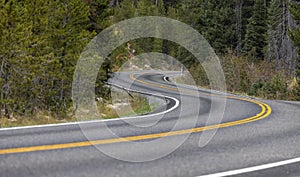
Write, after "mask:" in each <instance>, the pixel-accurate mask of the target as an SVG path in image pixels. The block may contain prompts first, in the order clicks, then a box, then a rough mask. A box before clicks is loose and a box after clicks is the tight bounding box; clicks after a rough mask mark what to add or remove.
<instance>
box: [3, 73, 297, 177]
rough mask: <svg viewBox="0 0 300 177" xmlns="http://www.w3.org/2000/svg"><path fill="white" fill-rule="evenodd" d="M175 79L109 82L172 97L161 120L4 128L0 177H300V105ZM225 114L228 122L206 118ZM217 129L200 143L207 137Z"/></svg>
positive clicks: (127, 77) (136, 77)
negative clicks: (226, 91)
mask: <svg viewBox="0 0 300 177" xmlns="http://www.w3.org/2000/svg"><path fill="white" fill-rule="evenodd" d="M174 74H176V73H174V72H158V71H147V72H145V71H143V72H142V71H140V72H135V73H129V72H123V73H117V74H116V75H115V77H114V78H113V79H112V80H111V83H112V84H114V85H118V86H119V87H123V88H126V89H131V90H136V91H140V92H143V93H148V94H155V95H160V96H161V97H162V98H166V99H168V103H169V104H168V105H167V107H166V110H163V111H165V112H163V113H164V114H163V116H162V114H155V115H151V114H149V115H144V116H142V117H135V118H125V119H117V120H111V121H105V122H103V121H92V122H84V123H82V122H81V123H70V124H62V125H50V126H35V127H26V128H12V129H0V137H1V138H0V159H1V160H0V170H1V175H0V176H3V177H13V176H16V177H17V176H18V177H20V176H37V177H40V176H60V177H61V176H205V175H210V176H231V175H235V176H275V177H276V176H278V177H281V176H300V168H299V167H300V163H299V161H300V159H299V157H300V131H299V130H300V109H299V108H300V103H299V102H287V101H270V100H258V99H250V98H247V97H242V96H236V95H231V94H225V93H220V92H215V91H212V92H210V91H208V90H206V89H196V88H192V87H189V86H185V85H174V83H172V82H169V81H168V79H164V77H165V76H169V75H170V76H171V75H174ZM179 92H180V93H179ZM195 95H198V96H195ZM224 99H225V100H226V105H225V109H222V105H221V103H223V101H224ZM176 100H179V102H177V101H176ZM168 110H169V111H168ZM223 112H224V115H222V113H223ZM179 115H180V116H179ZM220 115H222V116H223V118H222V122H214V121H210V120H208V117H210V118H211V119H213V118H214V117H216V118H217V116H220ZM178 122H180V123H178ZM106 128H109V129H110V130H111V132H113V135H114V136H112V134H109V133H107V131H105V129H106ZM217 129H218V131H217V132H216V134H215V135H214V136H213V138H212V139H209V141H207V144H202V146H199V140H200V139H201V137H203V136H204V135H205V132H213V131H215V130H217ZM156 140H157V142H158V143H155V141H156ZM130 142H134V143H136V144H137V146H134V145H132V144H130ZM143 143H144V144H145V145H146V146H145V147H144V148H142V149H141V148H139V147H140V146H138V145H139V144H143ZM147 143H149V145H151V146H147ZM151 143H154V145H152V144H151ZM178 143H179V145H177V144H178ZM173 145H177V146H175V147H174V146H173ZM141 147H142V146H141ZM160 153H164V154H165V155H163V156H159V154H160ZM118 157H119V158H118ZM152 157H153V158H154V159H152V160H151V158H152ZM156 157H160V158H156ZM120 159H121V160H120ZM126 159H128V161H126ZM143 159H144V160H145V162H139V161H142V160H143Z"/></svg>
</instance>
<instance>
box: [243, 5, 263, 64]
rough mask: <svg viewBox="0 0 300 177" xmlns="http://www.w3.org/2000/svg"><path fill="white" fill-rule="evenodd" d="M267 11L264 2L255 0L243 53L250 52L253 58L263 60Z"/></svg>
mask: <svg viewBox="0 0 300 177" xmlns="http://www.w3.org/2000/svg"><path fill="white" fill-rule="evenodd" d="M266 17H267V11H266V6H265V4H264V0H256V1H255V5H254V8H253V15H252V17H251V18H250V19H249V23H248V25H247V30H246V35H245V41H244V44H245V45H244V51H245V52H251V54H252V56H253V57H257V58H261V59H263V58H264V53H265V52H264V49H265V47H266V32H267V23H266Z"/></svg>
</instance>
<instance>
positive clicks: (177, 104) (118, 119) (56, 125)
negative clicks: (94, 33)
mask: <svg viewBox="0 0 300 177" xmlns="http://www.w3.org/2000/svg"><path fill="white" fill-rule="evenodd" d="M121 88H122V87H121ZM127 90H130V91H133V92H137V93H141V94H147V95H153V96H157V97H164V98H169V99H172V100H174V101H175V105H174V106H173V107H172V108H170V109H168V110H165V111H162V112H159V113H155V114H148V115H140V116H133V117H123V118H114V119H103V120H91V121H78V122H69V123H58V124H47V125H33V126H23V127H9V128H0V131H9V130H20V129H32V128H46V127H60V126H67V125H78V124H89V123H99V122H113V121H121V120H128V119H138V118H145V117H152V116H158V115H162V114H166V113H168V112H171V111H173V110H174V109H176V108H177V107H178V106H179V100H178V99H176V98H174V97H169V96H163V95H157V94H153V93H148V92H141V91H137V90H132V89H127Z"/></svg>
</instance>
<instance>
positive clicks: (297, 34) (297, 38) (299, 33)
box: [290, 0, 300, 77]
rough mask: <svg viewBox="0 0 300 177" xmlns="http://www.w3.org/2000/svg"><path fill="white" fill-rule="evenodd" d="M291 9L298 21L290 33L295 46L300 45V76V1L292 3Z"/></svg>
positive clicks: (298, 67)
mask: <svg viewBox="0 0 300 177" xmlns="http://www.w3.org/2000/svg"><path fill="white" fill-rule="evenodd" d="M290 11H291V13H292V15H293V18H294V20H295V21H296V23H297V26H298V27H296V28H295V29H293V30H292V31H291V33H290V35H291V38H292V39H293V41H294V44H295V46H297V47H298V54H299V55H298V65H297V76H298V77H300V57H299V56H300V28H299V25H300V1H299V0H297V2H295V3H293V4H291V6H290Z"/></svg>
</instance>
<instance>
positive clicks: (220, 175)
mask: <svg viewBox="0 0 300 177" xmlns="http://www.w3.org/2000/svg"><path fill="white" fill-rule="evenodd" d="M296 162H300V157H298V158H294V159H289V160H284V161H279V162H274V163H269V164H264V165H259V166H253V167H248V168H242V169H238V170H231V171H226V172H221V173H215V174H209V175H203V176H198V177H225V176H231V175H238V174H243V173H249V172H254V171H259V170H265V169H269V168H274V167H279V166H283V165H288V164H292V163H296Z"/></svg>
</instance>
